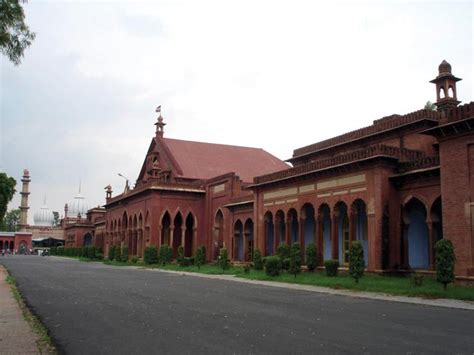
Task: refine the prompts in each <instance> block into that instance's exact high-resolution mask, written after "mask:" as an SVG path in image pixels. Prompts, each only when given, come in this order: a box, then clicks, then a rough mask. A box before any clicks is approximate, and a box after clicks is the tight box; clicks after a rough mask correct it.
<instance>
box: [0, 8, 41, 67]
mask: <svg viewBox="0 0 474 355" xmlns="http://www.w3.org/2000/svg"><path fill="white" fill-rule="evenodd" d="M22 2H24V1H22ZM35 36H36V35H35V33H34V32H31V31H30V29H29V28H28V26H27V25H26V24H25V13H24V12H23V7H22V6H21V4H20V2H19V1H18V0H0V51H1V52H2V53H3V54H4V55H5V56H7V57H8V59H9V60H10V61H12V62H13V63H14V64H15V65H18V64H20V62H21V58H22V57H23V53H24V51H25V49H26V48H28V47H29V46H30V45H31V43H32V42H33V40H34V39H35Z"/></svg>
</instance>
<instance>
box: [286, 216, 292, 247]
mask: <svg viewBox="0 0 474 355" xmlns="http://www.w3.org/2000/svg"><path fill="white" fill-rule="evenodd" d="M290 227H291V223H290V221H289V220H288V219H287V220H286V223H285V243H286V245H291V242H290V238H291V231H290Z"/></svg>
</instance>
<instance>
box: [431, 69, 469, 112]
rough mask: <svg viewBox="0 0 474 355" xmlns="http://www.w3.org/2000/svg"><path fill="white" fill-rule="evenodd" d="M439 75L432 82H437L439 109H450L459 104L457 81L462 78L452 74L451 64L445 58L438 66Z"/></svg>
mask: <svg viewBox="0 0 474 355" xmlns="http://www.w3.org/2000/svg"><path fill="white" fill-rule="evenodd" d="M438 71H439V74H438V76H437V77H436V78H435V79H433V80H431V81H430V83H433V84H436V103H435V104H436V107H437V108H438V111H443V110H446V109H450V108H453V107H456V106H457V105H459V103H460V101H458V99H457V94H456V82H458V81H459V80H462V79H460V78H456V77H455V76H454V75H453V74H451V64H449V63H448V62H447V61H445V60H443V61H442V62H441V64H440V65H439V67H438Z"/></svg>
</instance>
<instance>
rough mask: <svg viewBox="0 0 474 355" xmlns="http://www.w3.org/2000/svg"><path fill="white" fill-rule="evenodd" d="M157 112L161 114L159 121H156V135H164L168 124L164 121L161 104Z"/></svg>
mask: <svg viewBox="0 0 474 355" xmlns="http://www.w3.org/2000/svg"><path fill="white" fill-rule="evenodd" d="M155 112H157V113H159V114H160V115H159V116H158V122H156V123H155V126H156V132H155V133H156V136H157V137H158V136H159V137H163V133H165V131H164V127H165V126H166V123H164V122H163V116H161V105H159V106H158V107H157V108H156V110H155Z"/></svg>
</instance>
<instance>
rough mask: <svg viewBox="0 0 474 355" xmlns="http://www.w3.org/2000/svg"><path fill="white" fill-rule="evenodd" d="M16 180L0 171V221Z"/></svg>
mask: <svg viewBox="0 0 474 355" xmlns="http://www.w3.org/2000/svg"><path fill="white" fill-rule="evenodd" d="M0 1H1V0H0ZM15 186H16V180H15V179H14V178H12V177H10V176H7V174H5V173H0V221H3V217H5V213H7V206H8V203H9V202H10V201H11V200H12V198H13V195H14V194H15V192H16V190H15Z"/></svg>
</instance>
